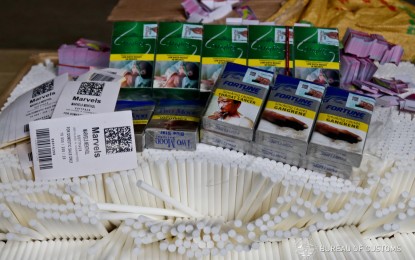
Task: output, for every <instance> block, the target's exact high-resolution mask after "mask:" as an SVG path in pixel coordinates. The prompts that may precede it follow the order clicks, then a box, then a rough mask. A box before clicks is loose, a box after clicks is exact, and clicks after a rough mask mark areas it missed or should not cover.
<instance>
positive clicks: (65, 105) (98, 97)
mask: <svg viewBox="0 0 415 260" xmlns="http://www.w3.org/2000/svg"><path fill="white" fill-rule="evenodd" d="M119 91H120V83H119V82H101V81H94V82H92V81H87V82H78V81H73V82H68V83H67V84H66V86H65V89H64V90H63V92H62V94H61V97H60V98H59V100H58V104H56V108H55V111H54V112H53V115H52V118H57V117H68V116H79V115H86V114H98V113H107V112H112V111H114V109H115V103H116V102H117V98H118V92H119Z"/></svg>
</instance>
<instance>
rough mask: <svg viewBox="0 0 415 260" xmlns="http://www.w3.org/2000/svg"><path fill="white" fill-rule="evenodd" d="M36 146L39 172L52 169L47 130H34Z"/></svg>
mask: <svg viewBox="0 0 415 260" xmlns="http://www.w3.org/2000/svg"><path fill="white" fill-rule="evenodd" d="M36 146H37V153H38V155H39V168H40V169H41V170H48V169H53V164H52V149H51V146H50V132H49V128H42V129H36Z"/></svg>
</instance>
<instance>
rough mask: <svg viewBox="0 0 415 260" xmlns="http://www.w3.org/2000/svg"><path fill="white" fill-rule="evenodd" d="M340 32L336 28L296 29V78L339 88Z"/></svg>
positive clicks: (296, 27)
mask: <svg viewBox="0 0 415 260" xmlns="http://www.w3.org/2000/svg"><path fill="white" fill-rule="evenodd" d="M339 56H340V55H339V32H338V30H337V29H335V28H316V27H298V26H295V27H294V68H295V77H296V78H300V79H305V80H308V81H311V82H314V83H318V84H322V85H325V86H329V85H330V86H339V84H340V80H339V79H340V76H339V69H340V62H339Z"/></svg>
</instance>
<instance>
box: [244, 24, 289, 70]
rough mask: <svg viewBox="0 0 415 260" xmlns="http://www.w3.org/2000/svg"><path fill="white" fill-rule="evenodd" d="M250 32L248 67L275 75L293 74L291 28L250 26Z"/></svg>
mask: <svg viewBox="0 0 415 260" xmlns="http://www.w3.org/2000/svg"><path fill="white" fill-rule="evenodd" d="M248 32H249V33H248V43H249V46H248V66H252V67H256V68H259V69H263V70H268V71H271V72H273V73H275V75H277V74H281V75H291V74H292V68H293V61H292V55H291V54H292V49H293V48H292V47H293V29H292V28H291V27H284V26H270V25H250V26H249V27H248ZM287 36H288V37H287Z"/></svg>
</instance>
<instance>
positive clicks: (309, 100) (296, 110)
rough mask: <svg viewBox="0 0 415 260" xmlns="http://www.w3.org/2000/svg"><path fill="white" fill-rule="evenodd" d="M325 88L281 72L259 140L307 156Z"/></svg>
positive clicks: (275, 84)
mask: <svg viewBox="0 0 415 260" xmlns="http://www.w3.org/2000/svg"><path fill="white" fill-rule="evenodd" d="M324 91H325V87H323V86H321V85H317V84H314V83H311V82H308V81H305V80H300V79H296V78H292V77H287V76H283V75H278V76H277V78H276V80H275V83H274V85H273V86H272V87H271V90H270V94H269V96H268V100H267V102H266V104H265V109H264V111H263V112H262V115H261V120H260V122H259V125H258V128H257V130H256V132H255V143H257V144H260V145H263V146H268V147H272V148H273V149H274V150H283V151H289V153H295V154H300V155H301V156H305V155H306V153H307V146H308V142H309V140H310V137H311V133H312V131H311V129H312V128H313V125H314V122H315V120H316V117H317V113H318V109H319V107H320V103H321V98H322V96H323V94H324ZM295 157H298V155H297V156H295Z"/></svg>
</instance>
